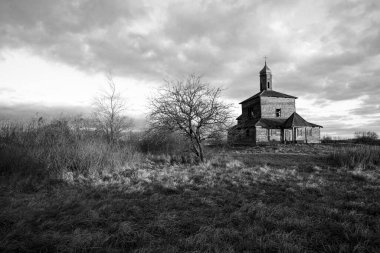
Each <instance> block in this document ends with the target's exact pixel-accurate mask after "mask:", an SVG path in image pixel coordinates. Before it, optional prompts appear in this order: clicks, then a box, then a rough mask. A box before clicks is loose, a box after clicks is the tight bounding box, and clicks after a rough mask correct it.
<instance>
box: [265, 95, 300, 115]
mask: <svg viewBox="0 0 380 253" xmlns="http://www.w3.org/2000/svg"><path fill="white" fill-rule="evenodd" d="M260 99H261V101H260V103H261V117H262V118H276V109H281V117H280V118H289V117H290V115H292V113H293V112H295V111H296V107H295V99H294V98H276V97H261V98H260Z"/></svg>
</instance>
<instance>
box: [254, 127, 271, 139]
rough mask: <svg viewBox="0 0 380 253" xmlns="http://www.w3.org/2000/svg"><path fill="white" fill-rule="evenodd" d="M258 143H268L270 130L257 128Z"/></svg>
mask: <svg viewBox="0 0 380 253" xmlns="http://www.w3.org/2000/svg"><path fill="white" fill-rule="evenodd" d="M256 142H268V129H266V128H262V127H260V126H257V127H256Z"/></svg>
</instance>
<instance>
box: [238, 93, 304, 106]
mask: <svg viewBox="0 0 380 253" xmlns="http://www.w3.org/2000/svg"><path fill="white" fill-rule="evenodd" d="M258 97H277V98H297V97H294V96H291V95H287V94H284V93H281V92H278V91H274V90H263V91H260V92H259V93H256V94H255V95H253V96H252V97H250V98H248V99H246V100H244V101H243V102H240V104H242V103H244V102H247V101H249V100H251V99H255V98H258Z"/></svg>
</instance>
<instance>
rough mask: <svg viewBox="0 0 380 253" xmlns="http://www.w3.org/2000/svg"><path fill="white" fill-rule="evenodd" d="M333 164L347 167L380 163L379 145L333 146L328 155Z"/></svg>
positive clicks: (367, 166) (364, 166)
mask: <svg viewBox="0 0 380 253" xmlns="http://www.w3.org/2000/svg"><path fill="white" fill-rule="evenodd" d="M329 159H330V161H332V162H333V164H334V165H336V166H339V167H344V168H348V169H354V168H358V167H360V168H363V169H365V168H371V167H374V166H379V165H380V146H368V145H356V146H351V147H340V148H335V149H334V151H333V152H332V153H331V155H330V156H329Z"/></svg>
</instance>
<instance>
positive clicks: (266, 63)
mask: <svg viewBox="0 0 380 253" xmlns="http://www.w3.org/2000/svg"><path fill="white" fill-rule="evenodd" d="M267 58H268V57H266V56H264V59H265V65H267Z"/></svg>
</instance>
